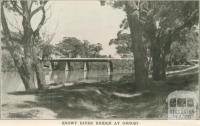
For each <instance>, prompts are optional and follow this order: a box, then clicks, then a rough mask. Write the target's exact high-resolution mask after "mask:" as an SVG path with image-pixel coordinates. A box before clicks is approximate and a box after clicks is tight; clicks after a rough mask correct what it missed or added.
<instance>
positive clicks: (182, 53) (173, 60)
mask: <svg viewBox="0 0 200 126" xmlns="http://www.w3.org/2000/svg"><path fill="white" fill-rule="evenodd" d="M182 34H184V35H182V36H183V37H184V38H182V40H180V41H175V42H174V43H172V45H171V51H170V61H169V63H170V64H175V65H176V64H183V63H187V62H189V61H190V60H192V59H196V58H198V41H199V39H198V38H199V35H198V33H197V32H195V29H194V28H193V29H191V30H187V31H185V32H184V33H182Z"/></svg>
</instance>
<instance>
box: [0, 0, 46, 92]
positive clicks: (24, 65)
mask: <svg viewBox="0 0 200 126" xmlns="http://www.w3.org/2000/svg"><path fill="white" fill-rule="evenodd" d="M46 4H47V1H46V0H5V1H2V2H1V23H2V28H3V31H2V34H3V38H2V40H3V41H4V43H5V45H6V48H7V50H8V51H9V53H10V55H11V57H12V59H13V61H14V63H15V66H16V68H17V71H18V73H19V75H20V77H21V79H22V82H23V84H24V86H25V89H26V90H33V89H37V87H38V88H39V89H42V88H43V87H44V84H45V80H44V76H43V72H42V67H41V64H40V61H39V54H38V53H39V49H38V43H39V40H40V30H41V28H42V26H43V25H44V23H45V19H46V10H45V6H46ZM8 13H12V14H17V15H18V18H17V20H18V22H20V25H21V26H22V27H21V29H20V27H18V28H19V29H20V30H19V31H18V32H16V31H13V29H12V28H11V27H10V24H9V20H12V19H13V18H12V17H11V18H8V15H7V14H8ZM38 13H41V19H40V20H39V23H38V24H37V26H36V28H33V26H32V23H31V21H32V19H33V18H34V16H35V15H36V14H38ZM12 25H13V26H14V27H17V26H16V25H17V24H12ZM13 33H15V34H16V35H14V34H13ZM35 75H36V76H35ZM35 78H36V79H35ZM34 80H37V85H36V84H35V81H34Z"/></svg>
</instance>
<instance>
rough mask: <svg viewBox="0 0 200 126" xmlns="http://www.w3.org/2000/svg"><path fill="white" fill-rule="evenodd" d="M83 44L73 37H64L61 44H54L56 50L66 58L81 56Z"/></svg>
mask: <svg viewBox="0 0 200 126" xmlns="http://www.w3.org/2000/svg"><path fill="white" fill-rule="evenodd" d="M82 45H83V43H82V42H81V40H79V39H77V38H75V37H64V38H63V40H62V42H60V43H58V44H56V48H57V50H59V51H60V52H61V54H63V55H64V56H66V57H70V58H76V57H77V56H79V55H80V56H81V55H82V50H83V46H82Z"/></svg>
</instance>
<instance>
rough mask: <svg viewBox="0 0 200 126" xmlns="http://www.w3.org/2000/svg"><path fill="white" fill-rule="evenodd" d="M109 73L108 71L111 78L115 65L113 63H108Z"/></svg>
mask: <svg viewBox="0 0 200 126" xmlns="http://www.w3.org/2000/svg"><path fill="white" fill-rule="evenodd" d="M107 71H108V76H109V77H111V74H112V72H113V63H112V61H108V63H107Z"/></svg>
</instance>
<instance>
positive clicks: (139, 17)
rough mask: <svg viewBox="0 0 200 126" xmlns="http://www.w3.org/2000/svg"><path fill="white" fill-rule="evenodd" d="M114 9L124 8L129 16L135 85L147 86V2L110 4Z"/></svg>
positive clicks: (117, 2) (113, 2) (114, 2)
mask: <svg viewBox="0 0 200 126" xmlns="http://www.w3.org/2000/svg"><path fill="white" fill-rule="evenodd" d="M109 4H111V5H112V6H113V7H114V8H124V11H125V13H126V15H127V24H128V26H129V29H130V37H131V45H132V48H131V51H132V52H133V55H134V69H135V83H136V86H137V87H139V88H143V87H146V86H147V84H148V83H147V82H148V81H147V80H148V66H147V51H146V47H145V43H146V40H145V39H144V34H145V31H144V30H145V29H144V26H145V23H146V22H147V21H146V15H145V13H144V12H145V10H146V8H147V5H148V2H147V1H139V0H134V1H131V0H129V1H111V2H109Z"/></svg>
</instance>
